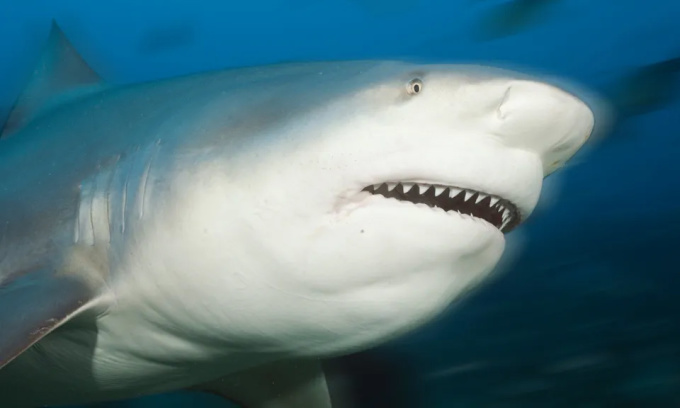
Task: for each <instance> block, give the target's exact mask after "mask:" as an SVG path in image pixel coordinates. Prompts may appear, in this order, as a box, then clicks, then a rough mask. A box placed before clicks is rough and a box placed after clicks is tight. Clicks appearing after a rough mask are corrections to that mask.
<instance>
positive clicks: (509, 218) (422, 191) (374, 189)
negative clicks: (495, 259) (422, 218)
mask: <svg viewBox="0 0 680 408" xmlns="http://www.w3.org/2000/svg"><path fill="white" fill-rule="evenodd" d="M362 191H366V192H369V193H371V194H374V195H381V196H384V197H386V198H394V199H396V200H399V201H406V202H410V203H413V204H426V205H428V206H429V207H433V208H441V209H443V210H444V211H446V212H457V213H459V214H466V215H469V216H472V217H474V218H479V219H482V220H484V221H486V222H488V223H489V224H491V225H493V226H494V227H496V228H498V229H499V230H500V231H501V232H503V233H506V232H510V231H511V230H512V229H514V228H515V227H516V226H518V225H519V223H520V221H521V216H520V212H519V210H518V209H517V206H516V205H514V204H513V203H511V202H510V201H508V200H506V199H504V198H501V197H498V196H494V195H492V194H487V193H483V192H480V191H476V190H471V189H467V188H460V187H453V186H446V185H441V184H427V183H411V182H385V183H380V184H374V185H370V186H367V187H365V188H363V189H362Z"/></svg>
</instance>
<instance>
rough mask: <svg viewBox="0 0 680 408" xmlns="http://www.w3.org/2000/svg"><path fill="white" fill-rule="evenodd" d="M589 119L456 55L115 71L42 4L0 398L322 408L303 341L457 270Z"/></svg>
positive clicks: (8, 149)
mask: <svg viewBox="0 0 680 408" xmlns="http://www.w3.org/2000/svg"><path fill="white" fill-rule="evenodd" d="M597 116H598V115H597V114H596V109H595V108H594V107H593V106H592V104H589V103H586V101H585V99H584V98H582V97H580V96H577V93H575V92H572V91H569V90H567V89H566V88H565V87H563V86H558V85H556V84H553V83H550V82H549V81H545V80H538V79H536V78H532V77H530V76H528V75H524V74H521V73H519V72H514V71H509V70H504V69H501V68H494V67H490V66H481V65H469V64H442V63H421V62H413V61H403V60H360V61H325V62H304V63H281V64H273V65H265V66H253V67H244V68H230V69H225V70H221V71H211V72H204V73H197V74H191V75H185V76H181V77H177V78H169V79H162V80H156V81H151V82H144V83H136V84H124V85H115V84H111V83H107V82H106V81H103V80H102V79H101V78H100V76H99V75H97V74H96V73H95V72H94V70H92V68H91V67H90V66H89V65H88V64H87V63H86V62H85V60H84V59H83V58H82V57H81V56H80V55H79V53H78V52H77V51H76V50H75V48H74V47H73V46H72V45H71V43H70V42H69V40H68V39H67V38H66V36H65V35H64V33H63V32H62V31H61V30H60V29H59V27H58V26H57V25H56V24H54V25H53V27H52V30H51V34H50V36H49V39H48V41H47V45H46V47H45V50H44V51H43V53H42V54H41V57H40V59H39V62H38V64H37V67H36V69H35V70H34V72H33V73H32V76H31V78H30V80H29V81H28V85H27V86H26V88H25V90H24V91H23V93H22V94H21V95H20V96H19V98H18V99H17V101H16V103H15V104H14V107H13V109H12V110H11V113H10V114H9V117H8V119H7V120H6V122H5V124H4V127H3V130H2V138H0V209H2V211H0V405H2V406H3V407H6V408H15V407H36V406H58V405H64V404H82V403H94V402H97V401H110V400H117V399H124V398H132V397H136V396H141V395H150V394H155V393H163V392H168V391H173V390H195V391H202V392H211V393H214V394H218V395H221V396H222V397H224V398H225V399H228V400H230V401H233V402H235V403H237V404H239V405H240V406H242V407H246V408H292V407H305V408H330V407H332V399H331V395H330V393H329V391H328V384H327V381H326V376H325V374H324V370H323V364H322V362H323V360H324V359H327V358H330V357H336V356H342V355H347V354H350V353H354V352H358V351H361V350H366V349H369V348H372V347H375V346H378V345H380V344H383V343H385V342H387V341H389V340H391V339H395V338H397V337H399V336H402V335H404V334H406V333H409V332H411V331H413V330H416V329H417V328H419V327H421V326H423V325H424V324H426V323H427V322H429V321H431V320H432V319H434V318H435V317H437V316H439V315H440V314H441V313H443V311H444V310H445V309H447V308H448V307H449V306H450V305H451V304H453V303H454V302H455V301H456V300H457V299H460V298H461V297H462V296H464V295H465V294H466V293H469V292H470V291H471V290H473V289H474V288H477V287H479V286H480V284H481V283H482V282H484V281H485V280H486V279H487V277H489V276H490V275H491V273H492V271H493V270H494V268H495V266H496V264H497V263H498V262H499V259H500V258H501V255H502V253H503V251H504V248H505V236H506V234H507V233H508V232H510V231H512V230H513V229H515V228H516V227H517V226H518V225H520V223H522V222H523V221H524V220H526V219H527V217H529V215H530V214H531V212H532V210H533V209H534V207H535V206H536V204H537V201H538V199H539V196H540V191H541V186H542V182H543V179H544V178H545V177H546V176H547V175H549V174H551V173H553V172H554V171H555V170H557V169H558V168H560V167H562V166H563V165H564V164H565V162H566V161H567V160H568V159H569V158H570V157H571V156H573V155H574V154H575V153H576V152H577V151H578V150H579V149H580V148H581V146H583V145H584V143H585V142H586V141H587V140H588V138H589V137H590V136H591V134H592V133H593V131H594V128H595V124H596V117H597ZM598 120H599V119H598Z"/></svg>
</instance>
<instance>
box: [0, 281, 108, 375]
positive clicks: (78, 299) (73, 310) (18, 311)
mask: <svg viewBox="0 0 680 408" xmlns="http://www.w3.org/2000/svg"><path fill="white" fill-rule="evenodd" d="M95 296H96V294H95V292H94V291H93V289H92V287H91V285H88V284H87V283H85V282H84V281H83V280H82V279H78V278H77V277H76V276H70V275H64V276H61V275H55V274H54V273H53V272H52V271H43V270H40V271H32V272H27V273H24V274H22V275H21V276H18V277H16V278H14V279H12V280H10V281H8V282H0V369H1V368H2V367H4V366H5V365H7V364H8V363H9V362H10V361H12V360H13V359H14V358H16V357H17V356H18V355H20V354H21V353H22V352H24V351H25V350H26V349H28V348H29V347H31V346H32V345H33V344H35V343H36V342H38V341H39V340H40V339H42V338H43V337H45V336H46V335H47V334H49V333H50V332H52V331H53V330H54V329H56V328H57V327H59V326H60V325H62V324H63V323H65V322H66V321H68V320H69V319H71V318H72V317H74V316H76V315H78V314H79V313H81V312H82V311H84V310H86V309H87V308H88V307H89V306H90V305H91V304H92V303H93V301H94V299H95Z"/></svg>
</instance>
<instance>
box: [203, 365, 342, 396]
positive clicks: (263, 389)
mask: <svg viewBox="0 0 680 408" xmlns="http://www.w3.org/2000/svg"><path fill="white" fill-rule="evenodd" d="M193 389H194V390H196V391H205V392H209V393H213V394H217V395H220V396H222V397H224V398H226V399H228V400H230V401H233V402H235V403H237V404H239V405H240V406H241V407H242V408H331V398H330V394H329V392H328V386H327V384H326V377H325V375H324V372H323V369H322V367H321V363H320V362H319V361H318V360H295V361H282V362H277V363H274V364H269V365H266V366H261V367H257V368H254V369H251V370H248V371H242V372H239V373H236V374H233V375H230V376H228V377H224V378H220V379H219V380H216V381H212V382H209V383H206V384H202V385H199V386H197V387H194V388H193Z"/></svg>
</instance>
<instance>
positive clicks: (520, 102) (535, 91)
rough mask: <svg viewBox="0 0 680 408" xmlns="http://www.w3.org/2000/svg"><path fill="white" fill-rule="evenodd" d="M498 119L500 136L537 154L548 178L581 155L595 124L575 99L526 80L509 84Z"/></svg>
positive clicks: (580, 101)
mask: <svg viewBox="0 0 680 408" xmlns="http://www.w3.org/2000/svg"><path fill="white" fill-rule="evenodd" d="M496 115H497V117H498V128H497V129H496V133H497V134H498V136H500V137H501V138H502V139H503V141H504V143H506V144H508V145H510V146H512V147H517V148H522V149H526V150H529V151H533V152H535V153H537V154H538V155H539V156H540V157H541V160H542V161H543V169H544V174H545V175H548V174H549V173H551V172H553V171H554V170H556V169H557V168H559V167H561V166H562V165H563V164H564V163H565V162H566V161H567V160H568V159H569V158H571V156H573V155H574V154H575V153H576V151H578V149H579V148H580V147H581V146H582V145H583V144H584V143H585V142H586V140H588V138H589V137H590V134H591V133H592V131H593V127H594V123H595V118H594V115H593V112H592V110H591V109H590V108H589V107H588V105H586V104H585V103H584V102H583V101H582V100H580V99H579V98H577V97H576V96H574V95H571V94H569V93H567V92H565V91H563V90H561V89H559V88H556V87H554V86H551V85H548V84H544V83H540V82H533V81H526V80H517V81H511V82H509V83H507V84H506V88H505V91H504V93H503V95H502V99H501V101H500V104H499V105H498V108H497V112H496Z"/></svg>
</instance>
